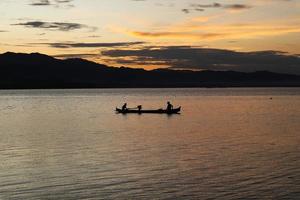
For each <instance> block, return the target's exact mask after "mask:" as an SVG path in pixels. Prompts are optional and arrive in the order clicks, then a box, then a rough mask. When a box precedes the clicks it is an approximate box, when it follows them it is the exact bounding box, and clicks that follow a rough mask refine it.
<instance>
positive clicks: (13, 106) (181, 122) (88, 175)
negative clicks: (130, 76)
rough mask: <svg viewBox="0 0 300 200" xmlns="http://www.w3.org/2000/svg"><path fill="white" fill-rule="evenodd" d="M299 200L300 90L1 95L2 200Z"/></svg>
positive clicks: (20, 92)
mask: <svg viewBox="0 0 300 200" xmlns="http://www.w3.org/2000/svg"><path fill="white" fill-rule="evenodd" d="M167 101H171V102H172V103H173V105H174V106H177V105H181V106H182V108H183V110H182V112H181V114H180V115H170V116H168V115H155V114H154V115H149V114H148V115H147V114H142V115H135V114H128V115H122V114H116V113H115V112H114V109H115V107H116V106H122V104H123V103H124V102H127V103H128V104H129V105H128V107H135V106H137V105H140V104H141V105H143V107H144V108H145V109H147V108H149V109H152V108H153V109H157V108H163V107H165V106H166V102H167ZM299 197H300V88H227V89H91V90H11V91H0V199H1V200H6V199H10V200H11V199H12V200H13V199H31V200H32V199H64V200H66V199H138V200H140V199H226V200H227V199H228V200H229V199H299Z"/></svg>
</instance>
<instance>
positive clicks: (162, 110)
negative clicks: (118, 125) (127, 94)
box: [116, 107, 181, 115]
mask: <svg viewBox="0 0 300 200" xmlns="http://www.w3.org/2000/svg"><path fill="white" fill-rule="evenodd" d="M180 111H181V107H179V108H174V109H172V110H165V109H158V110H131V109H126V110H122V109H120V108H116V112H117V113H122V114H127V113H136V114H142V113H149V114H169V115H171V114H179V112H180Z"/></svg>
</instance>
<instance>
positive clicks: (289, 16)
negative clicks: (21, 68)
mask: <svg viewBox="0 0 300 200" xmlns="http://www.w3.org/2000/svg"><path fill="white" fill-rule="evenodd" d="M299 10H300V0H226V1H225V0H220V1H211V0H203V1H197V0H164V1H161V0H160V1H159V0H144V1H141V0H140V1H137V0H101V1H96V0H69V1H59V0H18V1H13V0H1V1H0V14H1V19H0V20H1V23H0V38H1V40H0V52H1V53H2V52H6V51H13V52H40V53H45V54H49V55H58V56H59V57H84V58H87V59H90V60H94V61H97V62H101V63H106V64H109V65H113V66H121V65H123V63H126V62H119V61H120V58H118V59H116V58H115V57H110V56H109V55H108V54H105V55H104V53H102V52H104V51H107V50H114V49H125V50H128V49H142V48H149V47H151V48H154V47H157V48H161V47H162V46H164V47H169V46H182V45H185V46H191V47H203V48H216V49H227V50H235V51H241V52H249V51H265V50H276V51H283V52H286V53H288V54H300V11H299ZM126 59H131V58H130V57H127V58H124V59H123V61H124V60H125V61H126ZM127 66H130V67H144V68H146V69H152V68H156V67H167V65H163V64H158V65H156V64H155V63H153V64H151V63H150V64H149V63H148V64H141V63H139V64H138V63H133V62H131V63H127Z"/></svg>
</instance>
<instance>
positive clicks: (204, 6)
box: [182, 3, 252, 13]
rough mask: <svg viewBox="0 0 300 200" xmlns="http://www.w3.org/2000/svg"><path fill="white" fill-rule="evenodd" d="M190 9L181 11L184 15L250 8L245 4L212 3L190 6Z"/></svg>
mask: <svg viewBox="0 0 300 200" xmlns="http://www.w3.org/2000/svg"><path fill="white" fill-rule="evenodd" d="M189 7H190V8H185V9H182V12H184V13H190V12H191V11H200V12H203V11H205V9H209V8H221V9H228V10H245V9H250V8H252V6H250V5H247V4H221V3H212V4H196V3H194V4H190V6H189Z"/></svg>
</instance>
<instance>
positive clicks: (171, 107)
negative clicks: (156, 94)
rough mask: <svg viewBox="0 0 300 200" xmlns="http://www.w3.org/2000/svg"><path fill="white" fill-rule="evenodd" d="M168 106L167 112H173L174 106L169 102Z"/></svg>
mask: <svg viewBox="0 0 300 200" xmlns="http://www.w3.org/2000/svg"><path fill="white" fill-rule="evenodd" d="M167 104H168V105H167V111H171V110H172V109H173V105H172V104H171V103H170V102H169V101H168V103H167Z"/></svg>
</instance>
